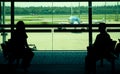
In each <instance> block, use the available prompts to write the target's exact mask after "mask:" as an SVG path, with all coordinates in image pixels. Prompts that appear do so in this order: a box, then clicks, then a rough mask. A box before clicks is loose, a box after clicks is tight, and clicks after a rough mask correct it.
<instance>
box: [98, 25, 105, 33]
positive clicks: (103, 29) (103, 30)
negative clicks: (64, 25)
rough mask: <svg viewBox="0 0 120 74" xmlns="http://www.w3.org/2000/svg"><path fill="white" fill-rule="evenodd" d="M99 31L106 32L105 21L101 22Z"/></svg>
mask: <svg viewBox="0 0 120 74" xmlns="http://www.w3.org/2000/svg"><path fill="white" fill-rule="evenodd" d="M99 31H100V33H103V32H106V24H105V23H99Z"/></svg>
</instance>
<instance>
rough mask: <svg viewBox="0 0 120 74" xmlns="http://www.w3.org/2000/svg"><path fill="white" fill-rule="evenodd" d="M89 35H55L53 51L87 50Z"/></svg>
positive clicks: (72, 33)
mask: <svg viewBox="0 0 120 74" xmlns="http://www.w3.org/2000/svg"><path fill="white" fill-rule="evenodd" d="M88 41H89V40H88V33H74V32H71V33H60V32H59V33H54V34H53V50H86V47H87V46H88Z"/></svg>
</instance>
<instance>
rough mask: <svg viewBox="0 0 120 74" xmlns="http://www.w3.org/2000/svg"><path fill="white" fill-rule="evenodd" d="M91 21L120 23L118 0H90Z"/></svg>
mask: <svg viewBox="0 0 120 74" xmlns="http://www.w3.org/2000/svg"><path fill="white" fill-rule="evenodd" d="M92 5H93V6H92V11H93V12H92V13H93V16H92V23H93V24H98V23H100V22H105V23H107V24H119V23H120V18H119V15H120V10H119V8H120V1H118V2H117V1H116V2H114V1H113V2H92Z"/></svg>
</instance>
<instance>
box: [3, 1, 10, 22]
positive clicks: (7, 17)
mask: <svg viewBox="0 0 120 74" xmlns="http://www.w3.org/2000/svg"><path fill="white" fill-rule="evenodd" d="M10 6H11V2H1V24H10V23H11V7H10Z"/></svg>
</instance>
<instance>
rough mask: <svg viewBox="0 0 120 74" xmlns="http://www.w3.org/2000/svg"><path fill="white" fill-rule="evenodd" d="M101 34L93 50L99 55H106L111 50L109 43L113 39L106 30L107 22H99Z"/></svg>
mask: <svg viewBox="0 0 120 74" xmlns="http://www.w3.org/2000/svg"><path fill="white" fill-rule="evenodd" d="M99 32H100V33H99V34H98V35H97V37H96V40H95V42H94V44H93V50H94V51H95V53H96V54H97V55H98V56H105V55H106V53H108V51H109V49H108V48H109V44H110V42H111V41H112V39H111V38H110V35H109V34H108V33H107V31H106V25H105V23H100V24H99Z"/></svg>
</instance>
